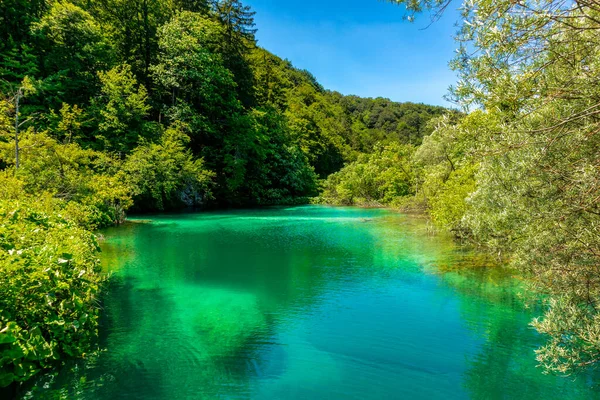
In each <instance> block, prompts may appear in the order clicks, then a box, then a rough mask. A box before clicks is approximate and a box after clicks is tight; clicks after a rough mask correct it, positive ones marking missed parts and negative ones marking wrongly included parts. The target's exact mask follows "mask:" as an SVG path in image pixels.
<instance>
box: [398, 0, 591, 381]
mask: <svg viewBox="0 0 600 400" xmlns="http://www.w3.org/2000/svg"><path fill="white" fill-rule="evenodd" d="M396 2H397V3H403V4H405V5H406V6H407V7H408V8H409V10H412V11H419V10H420V9H423V8H428V7H429V8H433V9H434V11H435V12H440V11H443V9H444V8H445V7H446V6H447V4H448V3H449V2H448V1H438V0H435V1H424V2H418V1H396ZM463 19H464V23H463V25H462V28H461V31H460V32H459V35H458V38H457V39H458V41H459V45H460V47H459V52H458V55H457V57H456V59H455V60H454V61H453V63H452V66H453V68H455V69H456V70H457V71H458V72H459V76H460V81H459V82H458V84H457V85H456V87H455V88H454V89H453V91H452V95H453V96H454V98H455V99H456V100H457V101H459V102H460V103H461V104H462V105H463V106H464V107H465V109H467V108H469V107H471V108H473V107H475V108H479V109H480V110H481V115H483V116H484V118H485V119H487V122H485V121H482V122H484V123H483V125H481V127H483V129H477V130H474V129H473V130H472V132H473V136H476V142H475V144H474V145H473V147H472V148H473V150H474V156H473V157H474V158H473V159H474V160H476V161H477V171H476V173H475V187H474V188H473V189H474V190H473V191H472V193H471V194H470V195H469V196H468V205H467V209H466V211H465V214H464V216H463V217H462V221H461V223H462V224H464V225H465V226H467V227H468V229H469V230H470V231H471V232H472V237H473V239H474V240H475V241H476V242H478V243H480V244H483V245H485V246H487V247H488V248H490V249H491V250H492V251H493V252H494V253H496V254H504V255H507V256H508V257H509V259H510V260H511V263H512V265H514V266H515V267H517V268H519V269H520V270H521V271H523V272H524V273H525V274H527V275H528V276H529V277H530V283H531V284H532V286H533V288H534V289H536V290H538V291H540V292H542V293H545V294H546V295H547V299H548V303H547V308H546V312H545V314H544V316H543V317H542V318H539V319H536V320H535V321H534V322H533V326H534V327H536V328H537V329H538V331H539V332H541V333H543V334H545V335H547V337H548V339H549V340H548V343H547V344H546V345H545V346H543V347H542V348H541V349H539V350H538V352H537V358H538V360H539V362H540V364H541V365H542V366H544V367H545V368H546V370H547V371H555V372H560V373H570V372H574V371H578V370H581V369H586V368H589V367H593V366H595V365H597V363H598V362H599V361H600V336H599V334H598V332H599V329H598V327H599V326H600V322H599V321H600V314H599V313H598V306H597V304H598V301H599V300H600V282H599V281H598V279H597V276H598V267H599V265H600V247H599V246H600V209H599V204H600V202H599V201H598V199H599V198H600V180H599V177H600V173H599V172H600V160H599V158H598V149H599V148H600V142H599V135H598V132H599V131H600V118H599V115H600V113H599V111H598V110H599V108H600V103H599V100H598V99H599V98H600V93H599V91H598V88H599V86H598V85H597V84H595V83H596V82H598V79H599V71H600V64H599V62H598V60H599V59H600V58H599V57H598V56H599V54H600V53H599V52H600V41H599V38H600V35H598V32H599V31H600V23H599V21H600V6H599V5H598V3H597V2H588V1H575V2H564V1H555V0H543V1H526V2H514V1H510V0H502V1H490V0H474V1H466V2H465V3H464V8H463ZM461 125H462V124H461ZM457 129H462V128H461V127H459V128H457ZM469 129H472V128H469Z"/></svg>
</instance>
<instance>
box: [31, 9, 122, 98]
mask: <svg viewBox="0 0 600 400" xmlns="http://www.w3.org/2000/svg"><path fill="white" fill-rule="evenodd" d="M32 31H33V33H34V34H35V36H36V40H37V42H38V43H39V44H38V49H39V51H40V52H41V53H42V56H41V57H40V65H39V71H40V77H41V78H43V86H42V90H41V91H40V102H41V103H43V104H46V105H47V106H49V107H50V108H54V109H57V108H58V107H60V105H62V103H63V102H69V103H71V104H84V103H86V102H87V101H88V100H89V99H90V97H91V96H92V95H93V94H94V92H95V91H96V89H97V85H98V83H99V82H98V78H97V76H96V75H97V71H99V70H104V69H106V68H107V66H108V65H110V64H111V62H112V60H113V58H112V57H113V52H112V47H111V45H110V42H109V40H108V38H107V37H106V36H105V35H104V32H103V30H102V27H101V26H100V25H99V24H98V22H97V21H96V20H95V19H94V18H93V17H92V16H91V15H90V14H89V13H88V12H87V11H85V10H83V9H81V8H79V7H77V6H75V5H73V4H72V3H69V2H60V1H56V2H54V3H53V5H52V7H51V8H50V10H49V11H48V13H47V14H45V15H44V16H43V17H42V18H41V20H40V21H39V22H36V23H34V24H33V25H32Z"/></svg>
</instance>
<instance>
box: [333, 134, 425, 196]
mask: <svg viewBox="0 0 600 400" xmlns="http://www.w3.org/2000/svg"><path fill="white" fill-rule="evenodd" d="M413 153H414V148H413V147H412V146H410V145H403V144H398V143H396V144H390V145H388V146H385V147H383V146H381V147H377V148H376V150H375V151H374V152H373V153H371V154H361V155H360V156H359V157H358V159H357V160H356V161H354V162H352V163H350V164H348V165H346V166H345V167H344V168H342V169H341V170H340V171H339V172H336V173H334V174H332V175H330V176H329V177H328V178H327V181H326V182H325V190H324V191H323V193H322V195H321V200H322V201H325V202H327V203H332V204H340V205H376V206H381V205H395V204H400V203H402V202H403V200H404V199H405V198H407V197H408V196H410V195H413V194H414V172H413V168H412V163H411V158H412V155H413Z"/></svg>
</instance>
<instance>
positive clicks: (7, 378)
mask: <svg viewBox="0 0 600 400" xmlns="http://www.w3.org/2000/svg"><path fill="white" fill-rule="evenodd" d="M253 15H254V14H253V12H252V11H251V10H250V9H249V8H248V7H247V6H244V5H243V4H241V3H240V2H239V1H235V0H226V1H213V2H208V1H189V0H93V1H89V0H85V1H50V0H36V1H30V0H5V1H2V2H1V3H0V194H1V195H0V269H1V270H2V274H1V275H0V356H1V357H0V387H3V386H7V385H10V384H12V383H13V382H22V381H26V380H28V379H29V378H31V377H32V376H34V375H36V374H38V373H39V372H40V371H43V370H44V369H47V368H52V367H53V366H57V365H60V364H61V363H62V362H63V361H64V360H65V359H68V358H73V357H76V358H77V357H83V356H85V355H86V354H88V353H89V352H90V351H92V350H93V345H94V340H95V337H96V334H97V324H98V307H97V306H98V301H99V294H100V291H101V287H102V283H103V279H104V278H103V277H102V275H101V274H100V271H99V262H98V260H97V251H98V243H97V238H96V236H95V235H94V234H93V233H92V232H93V231H94V230H96V229H98V228H102V227H106V226H110V225H114V224H119V223H120V222H122V221H123V220H124V219H125V215H126V214H125V213H126V212H127V211H129V212H151V211H163V210H173V209H177V208H182V207H199V208H208V207H239V206H260V205H271V204H289V203H306V202H307V201H308V199H309V198H311V197H313V196H315V195H317V194H318V193H319V190H320V185H321V183H320V182H321V180H322V179H324V178H326V177H327V176H329V175H330V174H332V173H334V172H337V171H339V170H340V169H341V168H342V167H343V166H344V165H345V164H346V163H350V162H354V161H356V160H359V159H361V157H364V155H365V154H370V153H372V152H378V151H379V150H378V149H379V148H380V147H381V146H387V145H390V146H396V145H398V146H404V147H406V148H411V149H412V148H414V147H415V146H418V145H419V144H420V143H421V142H422V140H423V138H424V137H426V136H427V135H428V134H430V133H431V131H432V126H431V125H430V124H429V121H430V120H431V119H432V118H433V117H438V116H441V115H443V114H444V113H445V112H446V111H447V110H446V109H444V108H442V107H434V106H427V105H423V104H412V103H403V104H399V103H394V102H391V101H389V100H386V99H362V98H359V97H354V96H343V95H341V94H339V93H335V92H330V91H327V90H325V89H324V88H323V87H322V86H321V85H320V84H319V83H318V82H317V80H316V79H315V77H314V76H312V75H311V74H310V73H309V72H307V71H303V70H299V69H296V68H294V67H293V66H292V64H291V63H290V62H289V61H286V60H282V59H280V58H279V57H277V56H275V55H273V54H271V53H269V52H268V51H266V50H264V49H262V48H260V47H258V46H257V43H256V40H255V37H254V34H255V32H256V30H255V27H254V22H253ZM401 194H404V193H398V195H401Z"/></svg>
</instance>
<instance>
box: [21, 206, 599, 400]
mask: <svg viewBox="0 0 600 400" xmlns="http://www.w3.org/2000/svg"><path fill="white" fill-rule="evenodd" d="M103 263H104V265H105V266H106V268H107V269H108V270H110V271H112V272H113V274H114V276H113V278H112V283H111V285H110V286H109V288H108V289H107V292H106V296H105V299H104V301H103V307H104V317H103V322H102V328H101V336H102V346H103V347H104V348H105V349H106V351H105V352H103V353H102V354H101V355H100V356H99V357H98V358H97V359H95V360H93V361H90V362H88V363H86V364H80V365H78V366H77V368H73V369H71V370H65V371H63V373H62V374H60V375H59V376H58V377H57V378H55V379H49V378H46V379H44V380H42V381H40V382H38V384H37V386H36V388H35V389H36V390H35V391H34V392H32V393H31V394H30V396H33V398H45V397H60V396H62V397H64V398H68V399H103V400H115V399H169V400H170V399H361V400H365V399H469V398H470V399H536V400H537V399H591V398H600V396H598V392H597V391H595V389H594V388H593V387H592V381H593V379H592V378H590V377H588V378H578V379H572V378H560V377H554V376H546V375H543V374H542V373H541V371H540V370H539V369H537V368H536V367H535V360H534V353H533V350H534V349H535V348H536V346H538V345H539V344H540V343H541V342H540V338H539V337H538V336H537V334H536V333H535V332H534V331H533V330H531V328H529V326H528V322H529V321H530V320H531V318H532V316H533V315H534V314H535V310H526V309H525V308H524V306H523V302H522V301H521V299H520V297H519V296H518V294H519V293H520V292H521V291H522V289H521V288H520V285H519V283H518V280H516V279H514V278H511V277H510V276H508V273H507V272H506V271H504V270H503V269H501V268H498V267H491V266H489V265H488V263H486V260H485V258H482V257H477V256H475V255H473V254H471V253H469V252H467V251H465V250H462V249H460V248H459V247H457V246H456V245H455V244H454V243H453V242H452V241H451V240H450V239H449V238H445V237H440V236H432V235H431V234H429V233H428V229H427V225H426V222H424V221H423V220H419V219H415V218H410V217H406V216H402V215H399V214H396V213H392V212H389V211H384V210H364V209H356V208H327V207H316V206H315V207H313V206H309V207H296V208H274V209H268V210H260V211H235V212H221V213H204V214H185V215H171V216H157V217H152V219H151V222H145V223H142V221H137V223H130V224H128V225H126V226H125V227H121V228H118V229H115V230H111V231H108V232H106V241H105V242H104V244H103Z"/></svg>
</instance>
